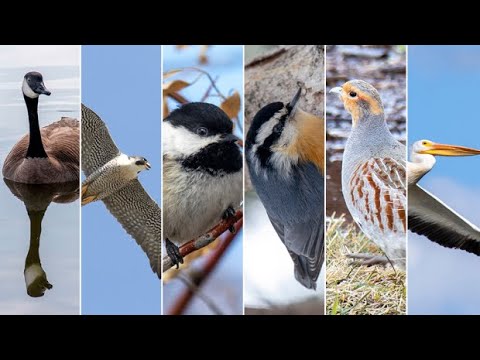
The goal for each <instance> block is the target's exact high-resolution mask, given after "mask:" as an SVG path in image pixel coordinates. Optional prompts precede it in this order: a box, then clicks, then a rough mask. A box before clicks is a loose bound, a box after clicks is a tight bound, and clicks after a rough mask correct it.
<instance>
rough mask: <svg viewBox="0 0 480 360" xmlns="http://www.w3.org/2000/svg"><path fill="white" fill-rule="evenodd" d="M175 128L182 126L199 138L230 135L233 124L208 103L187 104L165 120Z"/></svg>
mask: <svg viewBox="0 0 480 360" xmlns="http://www.w3.org/2000/svg"><path fill="white" fill-rule="evenodd" d="M165 121H168V122H170V124H172V125H173V126H175V127H178V126H183V127H184V128H186V129H187V130H189V131H191V132H192V133H194V134H197V135H199V136H202V137H204V136H215V135H223V134H231V133H232V131H233V122H232V121H231V120H230V119H229V118H228V116H227V114H225V112H224V111H223V110H222V109H220V108H219V107H218V106H215V105H212V104H208V103H188V104H185V105H183V106H182V107H181V108H179V109H176V110H174V111H172V112H171V113H170V115H168V116H167V117H166V118H165Z"/></svg>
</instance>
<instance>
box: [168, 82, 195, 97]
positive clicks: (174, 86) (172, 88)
mask: <svg viewBox="0 0 480 360" xmlns="http://www.w3.org/2000/svg"><path fill="white" fill-rule="evenodd" d="M190 85H191V84H190V83H189V82H186V81H183V80H174V81H170V82H166V83H164V84H163V86H162V88H163V93H164V94H172V93H175V92H179V91H180V90H182V89H185V88H186V87H188V86H190Z"/></svg>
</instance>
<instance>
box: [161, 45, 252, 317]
mask: <svg viewBox="0 0 480 360" xmlns="http://www.w3.org/2000/svg"><path fill="white" fill-rule="evenodd" d="M177 70H178V71H177ZM163 73H164V82H163V116H164V117H165V116H166V115H168V113H169V111H171V110H173V109H175V108H176V107H178V106H180V104H182V103H186V102H192V101H204V102H209V103H212V104H215V105H217V106H220V107H222V109H223V110H224V111H225V112H226V113H227V115H229V117H230V118H231V119H232V121H234V124H235V125H234V133H235V134H236V135H237V136H239V137H240V138H242V139H243V46H239V45H228V46H227V45H168V46H163ZM219 92H220V93H221V95H219ZM223 246H225V251H224V252H222V250H221V249H222V247H223ZM164 253H165V252H164ZM217 255H218V256H217ZM212 265H213V266H212ZM210 268H211V270H207V269H210ZM198 278H201V285H200V286H199V287H198V288H194V287H193V286H191V285H189V283H190V282H191V280H192V279H198ZM163 281H164V282H163V313H164V314H192V315H193V314H237V315H239V314H242V313H243V229H242V228H239V229H238V231H237V233H236V234H235V235H234V236H233V238H232V235H231V234H230V233H229V231H227V232H225V233H224V234H223V235H222V236H220V238H218V239H217V240H215V241H214V242H213V243H211V244H210V245H209V246H207V247H205V248H203V249H201V250H197V251H196V252H194V253H192V254H190V255H188V256H186V257H185V264H183V265H181V266H180V269H179V270H176V269H174V268H172V269H170V270H168V271H167V272H165V273H164V278H163Z"/></svg>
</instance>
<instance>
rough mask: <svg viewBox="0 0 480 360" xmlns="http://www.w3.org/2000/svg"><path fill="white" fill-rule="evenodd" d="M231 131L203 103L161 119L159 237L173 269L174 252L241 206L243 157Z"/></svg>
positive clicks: (216, 112)
mask: <svg viewBox="0 0 480 360" xmlns="http://www.w3.org/2000/svg"><path fill="white" fill-rule="evenodd" d="M232 131H233V122H232V121H231V120H230V119H229V118H228V116H227V115H226V114H225V112H223V110H221V109H220V108H219V107H217V106H215V105H212V104H208V103H200V102H198V103H189V104H185V105H183V106H182V107H180V108H178V109H176V110H175V111H173V112H172V113H171V114H170V115H169V116H168V117H166V118H165V120H164V124H163V132H164V138H163V206H164V209H163V221H164V227H163V229H164V230H163V231H164V233H163V237H164V238H165V246H166V250H167V253H168V255H169V257H170V258H171V260H172V262H173V263H174V264H176V265H177V267H178V263H183V258H182V256H181V255H180V252H179V249H178V247H179V246H181V245H182V244H184V243H185V242H187V241H189V240H191V239H193V238H196V237H198V236H200V235H202V234H204V233H206V232H207V231H208V230H210V229H211V228H212V227H213V226H215V225H216V224H217V223H218V222H219V221H220V220H221V219H222V217H228V216H231V215H233V214H234V209H235V208H237V207H239V205H240V203H241V202H242V199H243V161H242V153H241V151H240V148H239V146H238V145H237V144H236V142H237V141H238V140H239V139H238V138H237V137H236V136H235V135H233V134H232Z"/></svg>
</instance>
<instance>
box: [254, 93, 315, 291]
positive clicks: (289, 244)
mask: <svg viewBox="0 0 480 360" xmlns="http://www.w3.org/2000/svg"><path fill="white" fill-rule="evenodd" d="M301 91H302V89H301V88H300V89H299V90H298V92H297V94H296V95H295V97H294V98H293V100H292V101H291V102H290V103H288V104H284V103H282V102H274V103H271V104H268V105H266V106H264V107H263V108H262V109H261V110H260V111H259V112H258V113H257V114H256V115H255V117H254V118H253V121H252V124H251V126H250V129H249V131H248V134H247V140H246V147H245V150H246V160H247V164H248V168H249V171H250V177H251V180H252V184H253V186H254V187H255V190H256V192H257V194H258V196H259V198H260V200H261V201H262V203H263V205H264V207H265V209H266V211H267V214H268V217H269V218H270V221H271V223H272V225H273V227H274V229H275V231H276V232H277V234H278V236H279V237H280V239H281V240H282V242H283V243H284V245H285V246H286V248H287V250H288V252H289V254H290V256H291V257H292V260H293V263H294V270H295V278H296V279H297V280H298V281H299V282H300V283H301V284H302V285H303V286H305V287H306V288H308V289H316V281H317V279H318V275H319V273H320V270H321V268H322V264H323V257H324V248H323V244H324V221H323V219H324V210H323V198H324V195H323V189H324V176H323V171H324V162H323V159H324V153H323V150H324V133H323V120H322V119H320V118H318V117H316V116H313V115H311V114H308V113H306V112H304V111H302V110H301V109H300V108H299V107H298V102H299V99H300V95H301Z"/></svg>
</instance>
